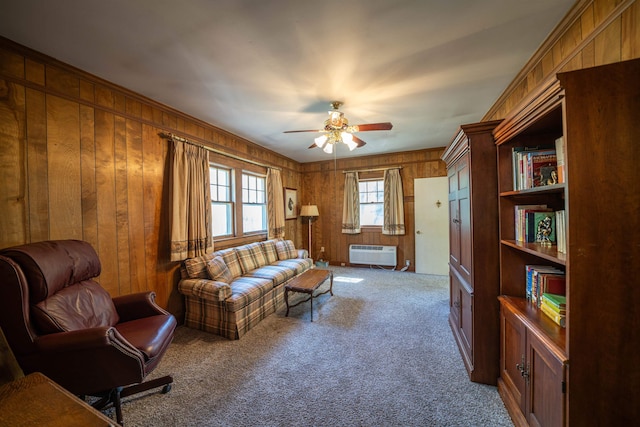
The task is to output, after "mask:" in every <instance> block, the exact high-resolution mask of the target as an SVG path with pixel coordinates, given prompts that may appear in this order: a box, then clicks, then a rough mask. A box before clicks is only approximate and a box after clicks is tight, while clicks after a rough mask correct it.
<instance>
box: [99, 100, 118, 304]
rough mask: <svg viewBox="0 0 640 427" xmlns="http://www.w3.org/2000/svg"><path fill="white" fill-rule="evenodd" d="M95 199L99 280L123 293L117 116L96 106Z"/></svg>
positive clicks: (112, 292) (113, 291)
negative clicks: (120, 262) (100, 264)
mask: <svg viewBox="0 0 640 427" xmlns="http://www.w3.org/2000/svg"><path fill="white" fill-rule="evenodd" d="M95 135H96V200H97V212H98V230H99V231H98V247H97V248H95V249H96V251H97V252H98V255H99V256H100V262H101V263H102V274H101V275H100V279H101V280H100V283H101V284H102V286H104V288H105V289H107V291H109V293H110V294H111V295H112V296H116V295H120V284H119V277H118V257H117V254H118V239H117V221H116V195H115V193H116V178H115V145H114V141H115V140H114V116H113V114H112V113H108V112H105V111H102V110H99V109H96V110H95Z"/></svg>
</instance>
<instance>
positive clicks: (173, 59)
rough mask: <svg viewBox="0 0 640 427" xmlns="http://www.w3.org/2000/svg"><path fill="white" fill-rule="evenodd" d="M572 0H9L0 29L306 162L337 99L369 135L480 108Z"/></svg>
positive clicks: (407, 144) (384, 139) (389, 148)
mask: <svg viewBox="0 0 640 427" xmlns="http://www.w3.org/2000/svg"><path fill="white" fill-rule="evenodd" d="M573 3H574V0H535V1H531V0H482V1H478V0H446V1H445V0H342V1H336V0H324V1H320V0H253V1H252V0H182V1H178V0H173V1H172V0H108V1H105V0H56V1H42V0H0V11H1V13H0V35H2V36H4V37H6V38H8V39H11V40H13V41H16V42H18V43H20V44H23V45H25V46H28V47H30V48H33V49H35V50H37V51H40V52H42V53H45V54H47V55H49V56H52V57H54V58H56V59H59V60H61V61H63V62H66V63H68V64H71V65H73V66H75V67H78V68H80V69H83V70H85V71H88V72H90V73H92V74H95V75H97V76H99V77H102V78H104V79H106V80H109V81H111V82H113V83H116V84H118V85H120V86H123V87H126V88H128V89H131V90H133V91H135V92H138V93H140V94H142V95H145V96H147V97H149V98H151V99H154V100H156V101H158V102H161V103H163V104H166V105H168V106H171V107H173V108H176V109H178V110H180V111H182V112H185V113H187V114H190V115H191V116H193V117H196V118H198V119H201V120H204V121H205V122H208V123H211V124H213V125H215V126H218V127H220V128H222V129H226V130H228V131H230V132H232V133H234V134H236V135H239V136H242V137H244V138H246V139H248V140H250V141H253V142H255V143H257V144H259V145H261V146H264V147H266V148H268V149H271V150H273V151H276V152H278V153H282V154H284V155H286V156H287V157H289V158H291V159H294V160H296V161H299V162H310V161H318V160H327V158H332V157H333V156H331V155H328V154H325V153H324V152H322V150H320V149H317V148H315V149H311V150H310V149H307V147H308V146H309V145H310V144H312V143H313V138H314V137H315V136H317V135H316V134H313V133H294V134H284V133H283V131H285V130H296V129H318V128H321V127H322V125H323V122H324V120H325V119H326V117H327V115H326V111H327V110H329V102H330V101H332V100H339V101H343V102H344V103H345V104H344V106H343V107H342V109H341V110H342V111H343V112H344V113H345V116H346V117H347V118H348V119H349V121H350V124H359V123H375V122H386V121H390V122H392V123H393V125H394V127H393V129H392V130H390V131H374V132H361V133H358V137H360V138H361V139H363V140H365V141H366V142H367V145H366V146H364V147H362V148H358V149H356V150H354V151H353V152H349V151H348V149H347V147H346V146H344V145H341V146H340V147H339V148H338V150H337V157H338V158H342V157H352V156H362V155H372V154H383V153H391V152H397V151H407V150H417V149H424V148H431V147H442V146H445V145H447V144H448V142H449V141H450V139H451V138H452V137H453V134H454V133H455V131H456V129H457V127H458V126H459V125H460V124H464V123H473V122H476V121H479V120H481V119H482V117H483V116H484V114H485V113H486V112H487V111H488V110H489V108H491V106H492V105H493V103H494V102H495V101H496V99H497V98H498V97H499V96H500V95H501V94H502V92H503V91H504V89H505V88H506V87H507V86H508V84H509V83H510V82H511V81H512V80H513V78H514V77H515V76H516V74H517V73H518V72H519V71H520V69H522V67H523V66H524V65H525V63H526V62H527V61H528V60H529V58H530V57H531V56H532V55H533V53H534V52H535V51H536V49H537V48H538V47H539V46H540V44H541V43H542V42H543V41H544V40H545V38H546V37H547V35H548V34H549V33H550V32H551V30H552V29H553V28H554V27H555V26H556V25H557V24H558V22H559V21H560V20H561V19H562V17H563V16H564V15H565V14H566V12H568V10H569V9H570V8H571V6H572V5H573Z"/></svg>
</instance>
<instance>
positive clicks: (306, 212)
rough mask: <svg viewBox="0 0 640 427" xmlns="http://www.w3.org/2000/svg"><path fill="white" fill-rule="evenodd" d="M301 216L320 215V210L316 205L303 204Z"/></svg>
mask: <svg viewBox="0 0 640 427" xmlns="http://www.w3.org/2000/svg"><path fill="white" fill-rule="evenodd" d="M300 216H308V217H313V216H320V212H318V207H317V206H316V205H302V209H301V210H300Z"/></svg>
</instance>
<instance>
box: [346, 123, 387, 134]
mask: <svg viewBox="0 0 640 427" xmlns="http://www.w3.org/2000/svg"><path fill="white" fill-rule="evenodd" d="M354 127H355V128H358V130H357V131H356V132H364V131H368V130H391V129H392V128H393V125H392V124H391V123H390V122H385V123H369V124H364V125H355V126H354Z"/></svg>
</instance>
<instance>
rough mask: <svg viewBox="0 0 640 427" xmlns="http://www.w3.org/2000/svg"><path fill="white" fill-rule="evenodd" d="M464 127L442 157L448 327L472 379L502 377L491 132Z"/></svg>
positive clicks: (481, 126) (487, 127) (482, 126)
mask: <svg viewBox="0 0 640 427" xmlns="http://www.w3.org/2000/svg"><path fill="white" fill-rule="evenodd" d="M499 123H500V121H492V122H484V123H476V124H469V125H463V126H461V127H460V130H459V131H458V133H457V134H456V135H455V136H454V138H453V140H452V141H451V143H450V144H449V146H448V147H447V149H446V150H445V152H444V153H443V155H442V159H443V160H444V161H445V163H446V164H447V171H448V180H449V241H450V255H449V275H450V300H449V304H450V314H449V324H450V326H451V329H452V331H453V335H454V337H455V339H456V342H457V343H458V347H459V348H460V354H461V355H462V359H463V361H464V364H465V367H466V369H467V371H468V372H469V377H470V379H471V380H472V381H475V382H481V383H486V384H493V385H495V384H496V381H497V378H498V357H499V353H498V351H499V350H498V349H499V346H498V336H499V323H498V302H497V296H498V291H499V280H498V271H499V270H498V196H497V195H498V189H497V175H496V170H497V168H496V149H495V143H494V140H493V135H492V131H493V129H494V128H495V127H496V126H497V125H498V124H499Z"/></svg>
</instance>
